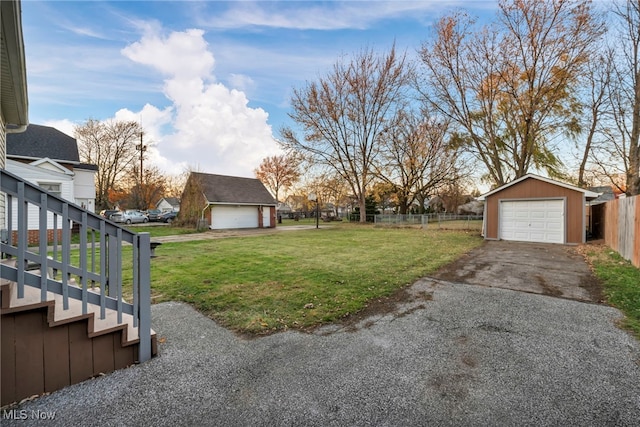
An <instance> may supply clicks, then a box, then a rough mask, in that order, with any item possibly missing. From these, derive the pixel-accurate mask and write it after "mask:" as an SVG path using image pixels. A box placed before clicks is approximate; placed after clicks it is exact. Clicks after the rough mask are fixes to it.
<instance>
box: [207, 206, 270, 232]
mask: <svg viewBox="0 0 640 427" xmlns="http://www.w3.org/2000/svg"><path fill="white" fill-rule="evenodd" d="M211 228H213V229H214V230H224V229H228V228H258V208H257V207H256V206H213V207H212V208H211Z"/></svg>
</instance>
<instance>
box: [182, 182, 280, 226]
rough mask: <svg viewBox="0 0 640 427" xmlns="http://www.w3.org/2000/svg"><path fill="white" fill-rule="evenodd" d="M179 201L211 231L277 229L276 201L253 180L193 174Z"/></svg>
mask: <svg viewBox="0 0 640 427" xmlns="http://www.w3.org/2000/svg"><path fill="white" fill-rule="evenodd" d="M180 200H181V206H182V207H181V212H187V215H189V212H196V211H197V213H198V218H200V220H201V221H205V222H206V225H207V226H208V227H209V228H211V229H214V230H221V229H233V228H271V227H275V226H276V201H275V199H274V198H273V196H272V195H271V193H269V191H268V190H267V189H266V187H265V186H264V184H263V183H262V182H260V180H258V179H256V178H241V177H235V176H226V175H212V174H206V173H200V172H192V173H191V175H189V178H188V179H187V183H186V185H185V189H184V192H183V194H182V197H181V199H180ZM181 215H182V214H181Z"/></svg>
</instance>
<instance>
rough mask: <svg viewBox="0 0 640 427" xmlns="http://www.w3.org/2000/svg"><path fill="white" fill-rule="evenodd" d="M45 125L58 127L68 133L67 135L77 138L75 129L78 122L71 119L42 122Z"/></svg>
mask: <svg viewBox="0 0 640 427" xmlns="http://www.w3.org/2000/svg"><path fill="white" fill-rule="evenodd" d="M42 125H43V126H51V127H52V128H56V129H58V130H59V131H60V132H62V133H66V134H67V135H69V136H71V137H73V138H75V136H74V130H75V127H76V123H73V122H72V121H71V120H67V119H64V120H48V121H45V122H44V123H42Z"/></svg>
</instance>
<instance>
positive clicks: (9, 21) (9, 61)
mask: <svg viewBox="0 0 640 427" xmlns="http://www.w3.org/2000/svg"><path fill="white" fill-rule="evenodd" d="M0 8H2V9H1V11H0V17H1V19H2V22H1V23H0V30H1V31H2V34H1V35H0V36H1V37H0V40H2V42H1V43H2V46H0V55H1V57H0V66H1V67H2V72H1V76H2V77H1V79H0V111H1V112H2V116H3V118H4V120H5V122H6V124H7V125H9V126H7V133H10V132H11V130H12V129H15V130H17V131H20V130H22V127H23V126H26V125H27V124H28V123H29V118H28V116H29V100H28V97H27V68H26V66H25V53H24V41H23V37H22V10H21V4H20V2H13V1H0ZM16 127H17V129H16Z"/></svg>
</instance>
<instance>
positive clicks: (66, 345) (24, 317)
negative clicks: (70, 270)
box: [0, 281, 157, 406]
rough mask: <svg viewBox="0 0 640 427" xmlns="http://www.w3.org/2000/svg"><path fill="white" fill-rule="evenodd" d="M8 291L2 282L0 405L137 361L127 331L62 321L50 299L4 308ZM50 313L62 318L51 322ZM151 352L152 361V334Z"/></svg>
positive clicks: (88, 317) (76, 319)
mask: <svg viewBox="0 0 640 427" xmlns="http://www.w3.org/2000/svg"><path fill="white" fill-rule="evenodd" d="M14 285H15V284H14V283H12V282H7V281H5V282H4V283H3V284H2V286H1V287H0V307H2V308H1V309H0V352H1V353H0V361H1V363H0V365H1V366H0V386H1V389H0V396H1V399H0V405H2V406H4V405H7V404H10V403H13V402H16V401H20V400H21V399H24V398H28V397H31V396H34V395H41V394H43V393H47V392H52V391H55V390H59V389H61V388H63V387H66V386H68V385H71V384H76V383H79V382H82V381H85V380H87V379H89V378H92V377H95V376H98V375H100V374H107V373H109V372H112V371H114V370H117V369H122V368H126V367H128V366H131V365H133V364H134V363H136V362H137V361H138V360H137V359H138V354H139V353H138V345H139V339H137V336H132V335H134V334H132V333H131V332H129V325H126V324H124V325H122V324H121V325H117V326H113V327H108V326H105V325H102V329H98V323H100V321H97V320H96V319H97V316H96V315H95V314H94V313H93V312H91V313H87V314H85V315H71V317H64V311H63V310H62V307H61V306H60V304H59V302H56V300H55V299H53V300H48V301H44V302H35V303H34V302H32V301H25V305H22V306H16V307H10V304H11V300H12V299H13V298H11V293H12V292H13V290H12V289H11V288H12V287H14ZM36 291H37V292H39V290H36ZM56 311H58V312H59V313H60V312H62V314H59V315H58V316H56ZM56 319H58V320H56ZM151 347H152V354H153V355H156V354H157V343H156V337H155V334H153V335H152V344H151Z"/></svg>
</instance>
